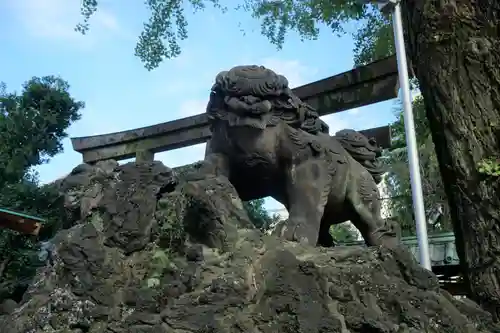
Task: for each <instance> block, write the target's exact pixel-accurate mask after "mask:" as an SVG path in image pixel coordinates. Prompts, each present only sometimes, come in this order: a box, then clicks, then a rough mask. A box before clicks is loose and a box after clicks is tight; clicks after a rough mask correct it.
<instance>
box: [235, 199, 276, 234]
mask: <svg viewBox="0 0 500 333" xmlns="http://www.w3.org/2000/svg"><path fill="white" fill-rule="evenodd" d="M243 207H244V208H245V209H246V211H247V213H248V217H249V218H250V221H252V223H253V224H254V225H255V226H256V227H257V228H259V229H262V230H265V229H268V228H269V227H270V226H271V225H272V224H273V223H274V222H277V221H278V220H279V215H278V214H274V215H273V216H270V215H269V214H268V212H267V211H266V209H265V208H264V199H256V200H252V201H246V202H243Z"/></svg>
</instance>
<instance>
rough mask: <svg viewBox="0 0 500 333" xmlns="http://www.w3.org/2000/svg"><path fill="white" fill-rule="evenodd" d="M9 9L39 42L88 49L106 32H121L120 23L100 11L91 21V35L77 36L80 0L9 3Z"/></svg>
mask: <svg viewBox="0 0 500 333" xmlns="http://www.w3.org/2000/svg"><path fill="white" fill-rule="evenodd" d="M7 5H8V7H9V8H10V10H11V11H12V13H13V15H14V16H15V18H16V19H17V20H18V21H19V23H21V25H22V27H23V28H24V29H25V30H26V32H27V33H28V34H29V35H31V36H33V37H36V38H44V39H51V40H57V41H70V42H77V43H80V44H84V45H88V44H91V43H92V42H93V41H94V38H95V37H97V36H99V35H101V34H102V33H103V32H118V31H119V30H120V26H119V23H118V21H117V19H116V18H115V17H114V16H113V15H112V14H110V13H108V12H106V11H105V10H104V9H102V8H99V9H98V11H97V12H96V13H95V14H94V15H93V16H92V18H91V22H90V24H91V26H90V31H89V33H88V34H87V35H86V36H83V35H82V34H81V33H79V32H76V31H75V30H74V28H75V27H76V25H77V24H78V23H80V22H82V17H81V15H80V1H78V0H23V1H16V0H8V3H7ZM101 7H102V6H101ZM96 31H97V32H98V33H96Z"/></svg>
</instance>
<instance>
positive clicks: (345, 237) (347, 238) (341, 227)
mask: <svg viewBox="0 0 500 333" xmlns="http://www.w3.org/2000/svg"><path fill="white" fill-rule="evenodd" d="M330 234H331V235H332V237H333V239H334V241H335V242H336V243H349V242H354V241H356V240H358V233H357V232H356V230H354V226H353V225H352V224H349V223H347V222H344V223H340V224H335V225H332V226H331V227H330Z"/></svg>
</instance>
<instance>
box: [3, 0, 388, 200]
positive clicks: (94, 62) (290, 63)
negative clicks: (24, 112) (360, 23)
mask: <svg viewBox="0 0 500 333" xmlns="http://www.w3.org/2000/svg"><path fill="white" fill-rule="evenodd" d="M79 3H80V1H78V0H1V1H0V31H2V33H1V34H0V43H1V44H0V45H2V46H1V48H2V52H0V81H4V82H5V83H6V84H7V88H8V90H10V91H12V90H19V89H20V87H21V84H22V83H23V82H25V81H26V80H28V79H29V78H30V77H32V76H43V75H60V76H61V77H62V78H63V79H65V80H67V81H68V82H69V83H70V85H71V93H72V95H73V96H74V97H75V98H77V99H79V100H82V101H84V102H85V103H86V108H85V109H84V110H83V116H82V119H81V120H80V121H78V122H77V123H75V124H74V125H73V126H72V127H71V128H70V129H69V134H70V136H71V137H74V136H87V135H95V134H103V133H109V132H116V131H121V130H127V129H132V128H136V127H142V126H147V125H152V124H156V123H160V122H165V121H168V120H173V119H177V118H182V117H186V116H190V115H194V114H198V113H201V112H204V108H205V104H206V101H207V98H208V95H209V89H210V87H211V85H212V80H213V78H214V77H215V75H216V74H217V73H218V72H219V71H221V70H227V69H229V68H230V67H232V66H235V65H242V64H258V65H264V66H266V67H269V68H271V69H273V70H275V71H276V72H278V73H280V74H283V75H285V76H286V77H287V78H288V79H289V81H290V84H291V86H292V87H294V86H300V85H302V84H306V83H309V82H312V81H315V80H318V79H322V78H325V77H328V76H331V75H334V74H337V73H340V72H344V71H346V70H349V69H351V68H352V66H353V55H352V49H353V41H352V38H351V36H350V35H346V36H344V37H342V38H339V37H336V36H334V35H332V34H331V33H330V32H329V31H328V29H327V28H325V29H323V31H322V33H321V35H320V38H319V39H318V40H316V41H305V42H302V41H301V40H300V38H299V37H298V36H297V35H295V34H293V33H290V34H289V35H288V36H287V39H286V44H285V46H284V48H283V50H281V51H278V50H277V49H276V48H275V46H273V45H271V44H270V43H269V42H268V41H267V39H266V38H265V37H263V36H261V35H260V23H259V22H258V21H256V20H254V19H252V18H251V17H250V16H249V15H248V13H245V12H234V11H232V12H229V13H226V14H221V13H220V12H218V11H217V10H214V9H211V8H209V9H207V10H205V11H203V12H199V13H196V14H193V15H191V14H189V15H188V20H189V27H188V29H189V38H188V39H187V40H186V41H184V42H183V43H182V50H183V52H182V55H181V56H180V57H179V58H177V59H173V60H166V61H165V62H164V63H162V65H161V66H160V67H159V68H158V69H155V70H153V71H151V72H148V71H147V70H146V69H145V68H144V67H143V65H142V63H141V62H140V60H139V59H138V58H136V57H135V56H134V46H135V43H136V40H137V37H138V35H139V33H140V31H141V29H142V24H143V22H144V21H145V20H146V19H147V12H146V8H145V6H144V5H143V2H142V1H132V0H120V1H117V0H115V1H112V0H107V1H102V0H101V1H100V8H99V11H98V13H97V14H96V15H95V17H94V18H93V19H92V21H91V29H90V32H89V33H88V34H87V35H85V36H82V35H80V34H78V33H76V32H74V30H73V28H74V26H75V25H76V24H77V23H78V22H79V20H80V16H79ZM349 29H350V30H351V31H354V29H356V26H355V25H352V26H350V27H349ZM243 31H244V32H243ZM6 32H8V33H6ZM393 107H394V101H387V102H383V103H378V104H376V105H370V106H366V107H363V108H359V109H355V110H351V111H347V112H342V113H340V114H335V115H330V116H327V117H325V120H326V121H327V122H328V124H329V125H330V127H331V132H334V131H337V130H339V129H342V128H354V129H367V128H370V127H375V126H382V125H387V124H388V123H390V122H391V121H392V120H393V118H394V117H393ZM203 154H204V144H203V145H196V146H192V147H188V148H183V149H178V150H175V151H170V152H165V153H161V154H157V155H156V158H157V159H159V160H161V161H163V162H164V164H165V165H167V166H169V167H175V166H179V165H184V164H188V163H192V162H195V161H197V160H200V159H203ZM80 162H81V156H80V154H79V153H77V152H75V151H73V149H72V147H71V143H70V140H69V138H68V139H66V140H65V141H64V153H62V154H60V155H58V156H56V157H55V158H53V159H52V160H51V161H50V162H49V163H48V164H46V165H43V166H40V167H38V168H37V169H38V171H39V173H40V177H41V180H42V181H43V182H49V181H52V180H54V179H56V178H59V177H61V176H63V175H65V174H67V173H68V172H69V171H70V170H71V169H72V168H73V167H74V166H76V165H77V164H78V163H80ZM268 207H269V208H277V207H278V206H277V205H276V204H274V203H272V202H269V204H268Z"/></svg>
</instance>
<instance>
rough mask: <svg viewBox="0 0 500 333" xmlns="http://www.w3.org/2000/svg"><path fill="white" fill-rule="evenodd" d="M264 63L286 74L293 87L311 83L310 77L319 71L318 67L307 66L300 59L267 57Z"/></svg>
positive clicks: (265, 65) (279, 72)
mask: <svg viewBox="0 0 500 333" xmlns="http://www.w3.org/2000/svg"><path fill="white" fill-rule="evenodd" d="M262 65H263V66H264V67H267V68H269V69H272V70H273V71H275V72H276V73H278V74H281V75H284V76H285V77H286V78H287V79H288V83H289V85H290V87H291V88H295V87H298V86H301V85H304V84H307V83H310V77H311V76H313V75H314V74H315V73H317V70H316V69H313V68H310V67H308V66H305V65H303V64H301V63H300V62H299V61H298V60H282V59H277V58H266V59H264V60H263V61H262Z"/></svg>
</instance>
